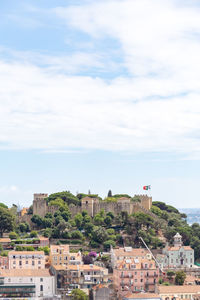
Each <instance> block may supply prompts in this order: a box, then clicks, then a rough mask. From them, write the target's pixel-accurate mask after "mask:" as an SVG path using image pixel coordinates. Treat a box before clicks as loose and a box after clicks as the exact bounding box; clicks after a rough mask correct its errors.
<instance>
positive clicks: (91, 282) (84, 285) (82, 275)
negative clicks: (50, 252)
mask: <svg viewBox="0 0 200 300" xmlns="http://www.w3.org/2000/svg"><path fill="white" fill-rule="evenodd" d="M51 271H52V274H54V275H55V277H56V282H57V290H58V291H59V290H60V289H61V290H63V289H64V290H66V291H67V290H68V289H70V290H71V289H75V288H79V289H91V288H93V287H94V286H95V285H98V284H100V283H102V284H103V283H107V281H108V270H107V269H105V268H102V267H99V266H96V265H67V266H64V265H62V266H61V265H57V266H52V267H51Z"/></svg>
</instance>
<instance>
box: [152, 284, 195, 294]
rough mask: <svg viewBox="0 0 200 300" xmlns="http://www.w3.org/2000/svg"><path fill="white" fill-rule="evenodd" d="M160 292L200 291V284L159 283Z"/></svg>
mask: <svg viewBox="0 0 200 300" xmlns="http://www.w3.org/2000/svg"><path fill="white" fill-rule="evenodd" d="M158 291H159V294H178V293H196V294H199V293H200V285H178V286H177V285H170V286H164V285H159V287H158Z"/></svg>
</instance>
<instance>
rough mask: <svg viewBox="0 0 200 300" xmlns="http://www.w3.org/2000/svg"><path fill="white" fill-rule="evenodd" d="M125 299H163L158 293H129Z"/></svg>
mask: <svg viewBox="0 0 200 300" xmlns="http://www.w3.org/2000/svg"><path fill="white" fill-rule="evenodd" d="M123 300H161V297H160V296H159V295H158V294H153V293H139V294H138V293H137V294H132V293H127V294H126V295H125V296H124V297H123Z"/></svg>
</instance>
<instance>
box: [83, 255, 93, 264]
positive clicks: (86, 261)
mask: <svg viewBox="0 0 200 300" xmlns="http://www.w3.org/2000/svg"><path fill="white" fill-rule="evenodd" d="M83 262H84V265H91V264H93V259H92V257H91V256H89V255H84V256H83Z"/></svg>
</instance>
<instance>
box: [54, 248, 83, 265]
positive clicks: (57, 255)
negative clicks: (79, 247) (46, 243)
mask: <svg viewBox="0 0 200 300" xmlns="http://www.w3.org/2000/svg"><path fill="white" fill-rule="evenodd" d="M49 261H50V264H51V265H54V266H57V265H80V264H82V255H81V252H78V253H70V251H69V245H51V247H50V253H49Z"/></svg>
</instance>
